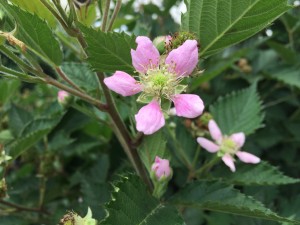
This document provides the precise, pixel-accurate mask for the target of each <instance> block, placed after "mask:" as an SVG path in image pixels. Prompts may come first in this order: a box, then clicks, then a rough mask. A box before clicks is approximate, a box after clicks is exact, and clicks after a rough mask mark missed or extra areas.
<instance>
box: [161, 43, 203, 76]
mask: <svg viewBox="0 0 300 225" xmlns="http://www.w3.org/2000/svg"><path fill="white" fill-rule="evenodd" d="M166 64H168V65H169V71H170V72H173V73H176V74H177V75H178V76H188V75H190V74H191V73H192V72H193V70H194V69H195V68H196V66H197V64H198V43H197V41H195V40H186V41H185V42H184V43H183V44H182V45H181V46H180V47H178V48H176V49H174V50H172V51H171V52H170V53H169V55H168V56H167V58H166Z"/></svg>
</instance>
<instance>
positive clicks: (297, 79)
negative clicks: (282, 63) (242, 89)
mask: <svg viewBox="0 0 300 225" xmlns="http://www.w3.org/2000/svg"><path fill="white" fill-rule="evenodd" d="M267 76H268V77H270V78H272V79H276V80H278V81H280V82H283V83H285V84H287V85H289V86H292V87H296V88H298V89H300V74H299V68H295V67H294V68H293V67H288V68H283V69H281V70H279V71H276V72H273V73H270V74H268V75H267Z"/></svg>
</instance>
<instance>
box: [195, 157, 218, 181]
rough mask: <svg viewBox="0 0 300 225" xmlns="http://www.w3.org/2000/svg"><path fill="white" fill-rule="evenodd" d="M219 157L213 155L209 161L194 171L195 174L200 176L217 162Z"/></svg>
mask: <svg viewBox="0 0 300 225" xmlns="http://www.w3.org/2000/svg"><path fill="white" fill-rule="evenodd" d="M220 159H221V158H220V157H218V156H214V157H213V158H212V159H211V160H210V161H208V162H207V163H205V164H204V165H203V166H202V167H201V168H200V169H198V170H197V171H195V175H197V176H198V177H201V176H202V175H203V174H204V173H206V172H207V171H209V170H210V169H211V168H212V167H213V166H214V165H215V164H216V163H217V162H219V161H220Z"/></svg>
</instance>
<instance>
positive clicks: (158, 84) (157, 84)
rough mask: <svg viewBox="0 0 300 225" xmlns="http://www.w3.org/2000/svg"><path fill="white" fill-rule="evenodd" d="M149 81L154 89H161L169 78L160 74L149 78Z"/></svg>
mask: <svg viewBox="0 0 300 225" xmlns="http://www.w3.org/2000/svg"><path fill="white" fill-rule="evenodd" d="M150 80H151V82H152V83H153V87H154V88H158V89H163V88H164V87H165V86H166V85H167V83H168V80H169V78H168V77H167V76H166V75H164V74H162V73H158V74H156V75H153V76H152V77H150Z"/></svg>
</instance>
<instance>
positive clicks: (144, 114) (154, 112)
mask: <svg viewBox="0 0 300 225" xmlns="http://www.w3.org/2000/svg"><path fill="white" fill-rule="evenodd" d="M135 120H136V129H137V130H138V131H140V132H143V133H144V134H146V135H150V134H153V133H155V132H156V131H158V130H159V129H160V128H162V127H163V126H164V125H165V118H164V115H163V113H162V111H161V108H160V105H159V103H158V102H157V101H156V100H153V101H152V102H150V103H149V104H148V105H145V106H144V107H142V108H141V109H140V110H139V112H138V113H137V114H136V115H135Z"/></svg>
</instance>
